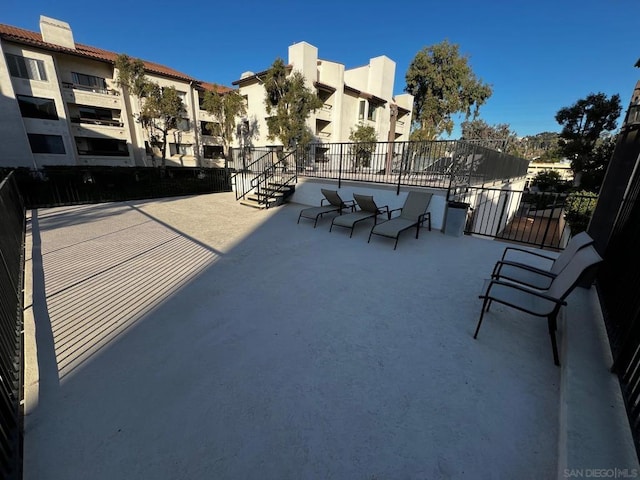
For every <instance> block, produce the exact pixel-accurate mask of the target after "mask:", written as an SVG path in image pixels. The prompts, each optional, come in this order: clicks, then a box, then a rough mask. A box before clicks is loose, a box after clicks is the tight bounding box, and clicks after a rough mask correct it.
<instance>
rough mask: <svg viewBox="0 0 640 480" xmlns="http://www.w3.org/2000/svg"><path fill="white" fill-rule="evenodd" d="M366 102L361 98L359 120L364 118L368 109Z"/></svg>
mask: <svg viewBox="0 0 640 480" xmlns="http://www.w3.org/2000/svg"><path fill="white" fill-rule="evenodd" d="M366 103H367V102H365V101H364V100H360V108H359V110H358V120H364V112H365V110H366V108H367V107H366Z"/></svg>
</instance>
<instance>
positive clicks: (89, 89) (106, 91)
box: [62, 82, 120, 95]
mask: <svg viewBox="0 0 640 480" xmlns="http://www.w3.org/2000/svg"><path fill="white" fill-rule="evenodd" d="M62 87H63V88H69V89H72V90H82V91H84V92H92V93H101V94H103V95H120V92H118V91H117V90H113V89H111V88H100V87H89V86H87V85H79V84H77V83H71V82H62Z"/></svg>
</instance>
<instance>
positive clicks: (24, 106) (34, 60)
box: [0, 16, 230, 168]
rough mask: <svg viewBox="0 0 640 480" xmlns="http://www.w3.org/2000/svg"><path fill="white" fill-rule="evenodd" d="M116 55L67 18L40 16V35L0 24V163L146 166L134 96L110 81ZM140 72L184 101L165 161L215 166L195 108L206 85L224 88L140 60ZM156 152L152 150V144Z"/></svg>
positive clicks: (146, 145)
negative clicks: (79, 39) (78, 38)
mask: <svg viewBox="0 0 640 480" xmlns="http://www.w3.org/2000/svg"><path fill="white" fill-rule="evenodd" d="M116 57H117V54H116V53H114V52H109V51H106V50H102V49H99V48H95V47H90V46H87V45H82V44H79V43H76V42H75V41H74V38H73V32H72V30H71V28H70V26H69V24H67V23H65V22H62V21H59V20H55V19H52V18H48V17H44V16H41V17H40V33H36V32H31V31H28V30H23V29H20V28H16V27H12V26H9V25H0V112H2V113H1V114H0V144H1V145H2V155H1V156H0V166H9V167H29V168H39V167H42V166H47V165H106V166H134V165H139V166H144V165H151V159H152V156H151V150H152V149H153V145H152V144H151V143H150V142H149V140H150V139H149V137H148V132H147V131H146V130H145V129H143V128H142V126H141V125H140V123H138V122H136V121H135V114H137V113H138V112H139V105H138V100H137V99H136V98H135V97H133V96H130V95H127V96H125V95H123V91H122V89H120V88H119V87H118V85H117V84H116V81H115V79H116V78H117V72H116V71H115V67H114V62H115V59H116ZM144 65H145V75H146V76H147V78H148V79H150V80H152V81H154V82H156V83H158V84H159V85H160V86H161V87H168V86H173V87H175V88H176V90H177V91H178V92H179V94H180V95H181V97H182V100H183V103H184V105H185V107H186V112H185V115H184V118H183V121H182V122H180V125H179V128H178V129H176V130H173V131H171V132H170V134H169V138H168V139H167V144H168V145H167V165H184V166H195V165H198V164H202V165H211V164H215V161H216V158H218V157H219V156H220V155H221V153H222V147H221V146H220V142H219V139H217V138H215V137H212V136H209V135H204V134H203V133H206V130H203V128H202V127H203V124H206V123H207V122H209V121H211V120H212V117H211V116H210V115H208V114H207V112H205V111H203V110H200V107H199V105H200V100H201V97H202V95H203V94H204V92H205V91H206V90H208V89H214V88H216V89H217V90H218V91H221V92H223V91H228V90H230V89H229V88H227V87H218V86H215V85H213V84H209V83H206V82H201V81H198V80H196V79H194V78H192V77H190V76H188V75H185V74H184V73H181V72H178V71H176V70H173V69H171V68H168V67H165V66H163V65H159V64H156V63H152V62H147V61H145V62H144ZM155 152H156V153H157V150H155Z"/></svg>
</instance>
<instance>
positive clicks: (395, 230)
mask: <svg viewBox="0 0 640 480" xmlns="http://www.w3.org/2000/svg"><path fill="white" fill-rule="evenodd" d="M416 224H417V220H407V219H405V218H400V217H396V218H392V219H391V220H388V221H386V222H383V223H379V224H378V225H376V226H375V227H373V230H372V232H373V233H374V234H376V235H382V236H383V237H390V238H397V236H398V235H399V234H400V232H402V231H403V230H406V229H407V228H411V227H415V226H416Z"/></svg>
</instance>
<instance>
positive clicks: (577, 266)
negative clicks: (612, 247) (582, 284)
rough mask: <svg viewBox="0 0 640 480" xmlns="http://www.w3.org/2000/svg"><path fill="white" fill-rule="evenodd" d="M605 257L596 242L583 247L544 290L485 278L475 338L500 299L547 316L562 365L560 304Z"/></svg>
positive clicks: (500, 301) (541, 315)
mask: <svg viewBox="0 0 640 480" xmlns="http://www.w3.org/2000/svg"><path fill="white" fill-rule="evenodd" d="M601 261H602V258H600V255H598V252H596V250H595V248H593V246H588V247H584V248H581V249H580V250H578V251H577V252H576V254H575V255H574V256H573V258H572V259H571V261H570V262H569V264H568V265H567V266H566V267H565V268H564V269H563V270H562V271H561V272H560V273H559V274H558V275H557V276H556V277H554V278H553V279H552V280H551V285H550V286H549V288H548V289H547V290H544V291H541V290H538V289H535V288H532V287H529V286H527V285H523V284H520V283H515V282H510V281H504V280H498V279H495V278H492V279H488V280H485V283H484V286H483V288H482V294H481V295H480V297H479V298H481V299H483V300H484V301H483V302H482V310H481V311H480V318H479V319H478V326H477V327H476V331H475V333H474V335H473V338H478V332H479V331H480V325H482V320H483V318H484V314H485V312H488V311H489V307H491V303H492V302H498V303H501V304H503V305H506V306H508V307H512V308H515V309H516V310H520V311H522V312H526V313H528V314H530V315H534V316H536V317H545V318H546V319H547V325H548V328H549V336H550V337H551V347H552V349H553V361H554V363H555V364H556V365H560V359H559V357H558V345H557V342H556V330H557V328H558V324H557V317H558V313H559V312H560V308H561V307H562V306H563V305H566V304H567V302H566V300H565V299H566V298H567V296H568V295H569V294H570V293H571V292H572V291H573V289H574V288H575V287H576V285H577V284H578V282H579V281H580V278H581V276H582V274H583V273H584V272H585V270H587V269H588V268H591V267H594V266H595V265H597V264H598V263H600V262H601Z"/></svg>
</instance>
